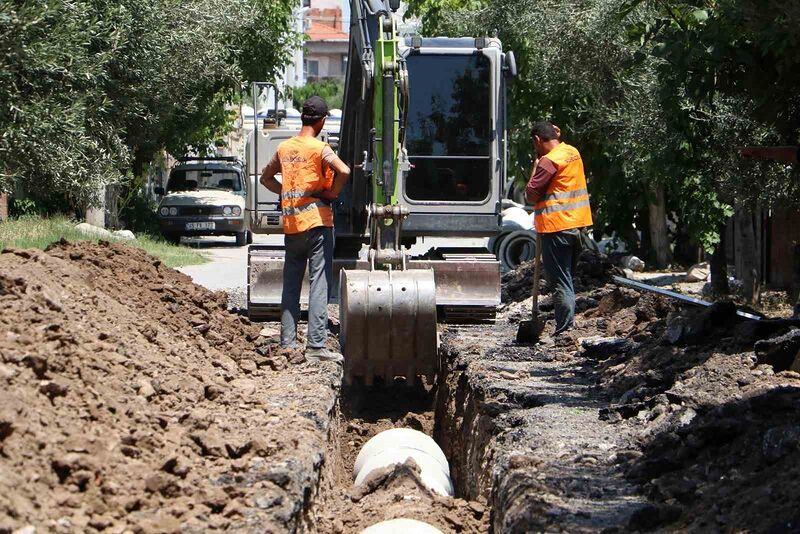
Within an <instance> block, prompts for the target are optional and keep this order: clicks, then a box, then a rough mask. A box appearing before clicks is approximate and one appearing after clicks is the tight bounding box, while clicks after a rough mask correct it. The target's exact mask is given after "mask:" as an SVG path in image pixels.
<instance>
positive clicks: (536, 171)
mask: <svg viewBox="0 0 800 534" xmlns="http://www.w3.org/2000/svg"><path fill="white" fill-rule="evenodd" d="M560 134H561V131H560V130H559V129H558V127H556V126H554V125H553V124H551V123H549V122H537V123H536V124H534V125H533V130H532V132H531V137H532V138H533V144H534V147H535V149H536V154H537V159H536V162H535V164H534V167H533V172H532V173H531V179H530V181H529V182H528V187H527V188H526V196H527V199H528V202H530V203H531V204H533V205H534V222H535V226H536V231H537V232H539V234H540V235H541V243H542V263H543V265H544V270H545V273H546V274H547V278H548V279H549V282H550V284H551V286H552V288H553V293H552V295H553V306H554V308H555V316H556V329H555V335H558V334H561V333H562V332H565V331H567V330H569V329H570V328H572V326H573V323H574V320H575V288H574V285H573V280H572V279H573V275H574V272H575V266H576V264H577V262H578V256H579V255H580V253H581V250H582V248H583V247H582V245H581V237H582V236H581V233H582V232H585V231H586V228H587V227H589V226H591V225H592V210H591V207H590V206H589V191H588V190H587V188H586V175H585V174H584V170H583V160H582V159H581V155H580V152H578V149H576V148H575V147H573V146H570V145H568V144H567V143H563V142H561V135H560Z"/></svg>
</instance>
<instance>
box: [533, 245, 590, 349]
mask: <svg viewBox="0 0 800 534" xmlns="http://www.w3.org/2000/svg"><path fill="white" fill-rule="evenodd" d="M581 250H582V246H581V235H580V230H577V229H575V230H564V231H562V232H553V233H549V234H545V233H542V264H543V265H544V271H545V273H546V275H547V280H548V282H549V283H550V286H551V287H552V295H553V297H552V298H553V307H554V308H555V314H556V331H555V334H560V333H561V332H564V331H566V330H569V329H570V328H572V324H573V322H574V320H575V287H574V286H573V284H572V276H573V274H574V273H575V266H576V265H577V263H578V256H580V253H581Z"/></svg>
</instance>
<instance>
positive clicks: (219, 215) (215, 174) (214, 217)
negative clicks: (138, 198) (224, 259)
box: [155, 157, 252, 246]
mask: <svg viewBox="0 0 800 534" xmlns="http://www.w3.org/2000/svg"><path fill="white" fill-rule="evenodd" d="M178 162H179V163H178V165H176V166H175V167H174V168H173V169H172V171H171V172H170V174H169V180H168V181H167V187H166V190H164V189H163V188H156V190H155V192H156V194H159V195H163V198H162V199H161V203H160V204H159V206H158V221H159V225H160V227H161V233H162V234H163V235H164V238H166V239H167V240H168V241H170V242H172V243H178V242H180V240H181V237H183V236H200V235H231V236H235V237H236V244H237V245H238V246H244V245H247V244H249V243H250V242H251V241H252V234H251V233H250V231H249V229H248V228H247V225H246V223H245V217H244V210H245V197H246V191H245V183H244V172H243V168H242V164H241V162H239V161H238V160H237V159H236V158H233V157H213V158H200V157H185V158H180V159H179V160H178Z"/></svg>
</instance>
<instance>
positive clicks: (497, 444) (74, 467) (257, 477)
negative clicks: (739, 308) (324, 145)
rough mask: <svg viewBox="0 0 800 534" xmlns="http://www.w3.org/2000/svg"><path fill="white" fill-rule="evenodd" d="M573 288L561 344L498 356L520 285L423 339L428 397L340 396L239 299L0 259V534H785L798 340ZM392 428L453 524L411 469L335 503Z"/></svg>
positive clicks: (103, 256)
mask: <svg viewBox="0 0 800 534" xmlns="http://www.w3.org/2000/svg"><path fill="white" fill-rule="evenodd" d="M578 271H579V272H578V280H577V283H576V286H577V288H578V292H579V295H578V309H579V312H580V313H579V315H578V318H577V322H576V328H575V330H574V331H573V332H572V334H571V335H570V336H561V337H559V338H556V339H553V338H551V337H549V336H544V337H543V339H542V342H541V343H539V344H537V345H535V346H530V345H519V344H517V343H516V342H515V341H514V340H515V337H516V336H515V334H516V328H517V324H518V323H519V321H521V320H523V319H526V318H527V317H528V316H529V314H530V305H531V301H530V297H529V296H528V295H529V294H530V288H531V275H532V265H523V266H522V267H520V269H518V270H516V271H512V272H511V273H508V274H506V275H505V276H504V278H503V300H504V305H503V309H502V310H501V312H500V316H499V318H498V321H497V323H496V324H494V325H460V326H443V327H442V328H441V330H442V344H441V350H440V356H441V358H442V373H441V375H440V376H439V377H438V381H437V383H436V384H430V385H427V386H420V387H418V388H416V389H409V388H397V387H392V388H386V389H382V390H377V391H376V390H368V389H346V390H343V391H340V384H341V375H340V369H339V367H338V366H336V365H334V364H322V365H319V364H307V363H304V359H303V358H302V355H301V354H300V353H299V352H291V353H284V352H281V351H280V350H278V348H277V346H276V335H277V326H276V325H275V324H270V325H266V328H265V325H253V324H250V322H249V321H248V320H247V319H246V318H245V317H244V316H243V315H242V314H241V311H242V305H243V295H242V294H241V292H234V293H233V294H232V295H231V298H230V299H228V298H227V297H226V295H224V294H219V293H211V292H209V291H206V290H204V289H202V288H200V287H198V286H196V285H194V284H192V283H191V281H190V280H189V279H188V277H186V276H184V275H182V274H180V273H177V272H176V271H173V270H171V269H167V268H165V267H164V266H163V265H162V264H161V263H160V262H159V261H158V260H157V259H155V258H152V257H150V256H147V255H146V254H145V253H144V252H142V251H140V250H136V249H130V248H127V247H125V246H123V245H110V244H107V243H100V244H86V243H83V244H74V245H73V244H68V243H61V244H58V245H56V246H54V247H51V248H50V249H49V250H47V251H45V252H41V251H19V250H6V251H5V252H4V253H2V254H0V384H2V387H0V533H4V532H8V533H11V532H14V531H15V530H17V529H24V528H27V530H23V532H26V533H30V532H34V531H36V532H94V531H103V532H120V533H122V532H137V533H138V532H141V533H148V532H206V531H231V532H267V533H270V532H320V533H329V532H336V533H339V532H341V533H357V532H360V530H361V529H363V528H364V527H366V526H369V525H371V524H374V523H377V522H379V521H381V520H384V519H388V518H395V517H410V518H416V519H420V520H424V521H427V522H429V523H431V524H433V525H435V526H436V527H437V528H439V529H440V530H441V531H442V532H444V533H476V534H477V533H480V532H495V533H501V532H502V533H517V532H520V533H522V532H561V531H563V532H606V533H613V532H629V531H641V532H644V531H661V532H673V531H689V532H709V531H726V532H729V531H737V532H738V531H748V532H790V531H797V530H799V529H800V526H798V525H800V512H798V508H797V503H798V502H800V486H798V485H797V483H796V481H797V479H798V477H799V476H800V431H799V430H798V429H800V361H798V358H797V355H798V351H800V323H798V322H797V321H792V320H787V319H766V320H761V321H752V320H745V319H741V318H739V317H738V316H737V315H736V313H735V312H736V310H735V308H734V307H733V306H732V305H731V304H729V303H718V304H716V305H714V306H713V307H712V308H708V309H695V308H682V307H680V306H679V305H678V304H677V303H675V302H672V301H670V300H667V299H664V298H662V297H658V296H655V295H651V294H640V293H638V292H635V291H632V290H629V289H623V288H618V287H616V286H614V285H613V284H611V283H610V280H611V276H612V275H613V274H616V271H615V268H614V267H613V266H612V265H611V263H610V262H609V261H608V260H607V259H606V258H604V257H603V256H597V255H591V254H584V255H583V257H582V259H581V262H580V265H579V269H578ZM226 307H227V308H230V309H231V310H232V311H234V312H235V313H230V312H229V311H227V310H226ZM541 310H542V312H543V317H544V318H545V319H550V320H551V319H552V305H551V304H550V302H549V297H548V291H547V288H546V287H545V290H544V296H543V299H542V302H541ZM332 317H333V318H334V319H333V320H332V321H331V325H330V326H331V330H332V331H335V330H336V321H335V313H334V314H333V315H332ZM551 324H552V323H551ZM551 328H552V326H551ZM330 344H331V346H332V347H334V346H335V344H336V342H335V338H334V337H333V336H331V342H330ZM400 426H402V427H410V428H415V429H417V430H420V431H423V432H425V433H428V434H430V435H432V436H433V437H434V438H435V439H436V440H437V442H438V443H439V444H440V446H442V448H443V450H444V451H445V453H446V454H447V456H448V458H449V460H450V468H451V474H452V478H453V482H454V485H455V488H456V498H442V497H439V496H435V495H432V494H430V493H429V492H427V490H425V489H424V488H422V487H421V484H420V482H419V479H418V476H417V472H416V469H417V468H416V466H415V465H413V463H410V464H407V465H402V466H398V467H396V468H394V469H387V470H385V472H382V473H379V474H378V475H377V476H376V477H374V478H373V479H372V480H371V481H370V482H369V483H368V484H367V485H366V487H364V488H361V489H354V488H352V476H351V469H352V465H353V461H354V459H355V456H356V454H357V452H358V451H359V449H360V448H361V446H362V445H363V444H364V443H365V442H366V441H367V440H368V439H369V438H370V437H372V436H373V435H375V434H377V433H378V432H380V431H382V430H385V429H388V428H392V427H400ZM33 529H35V530H33Z"/></svg>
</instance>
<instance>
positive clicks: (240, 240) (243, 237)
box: [236, 230, 247, 247]
mask: <svg viewBox="0 0 800 534" xmlns="http://www.w3.org/2000/svg"><path fill="white" fill-rule="evenodd" d="M245 245H247V230H245V231H244V232H239V233H238V234H236V246H237V247H243V246H245Z"/></svg>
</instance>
